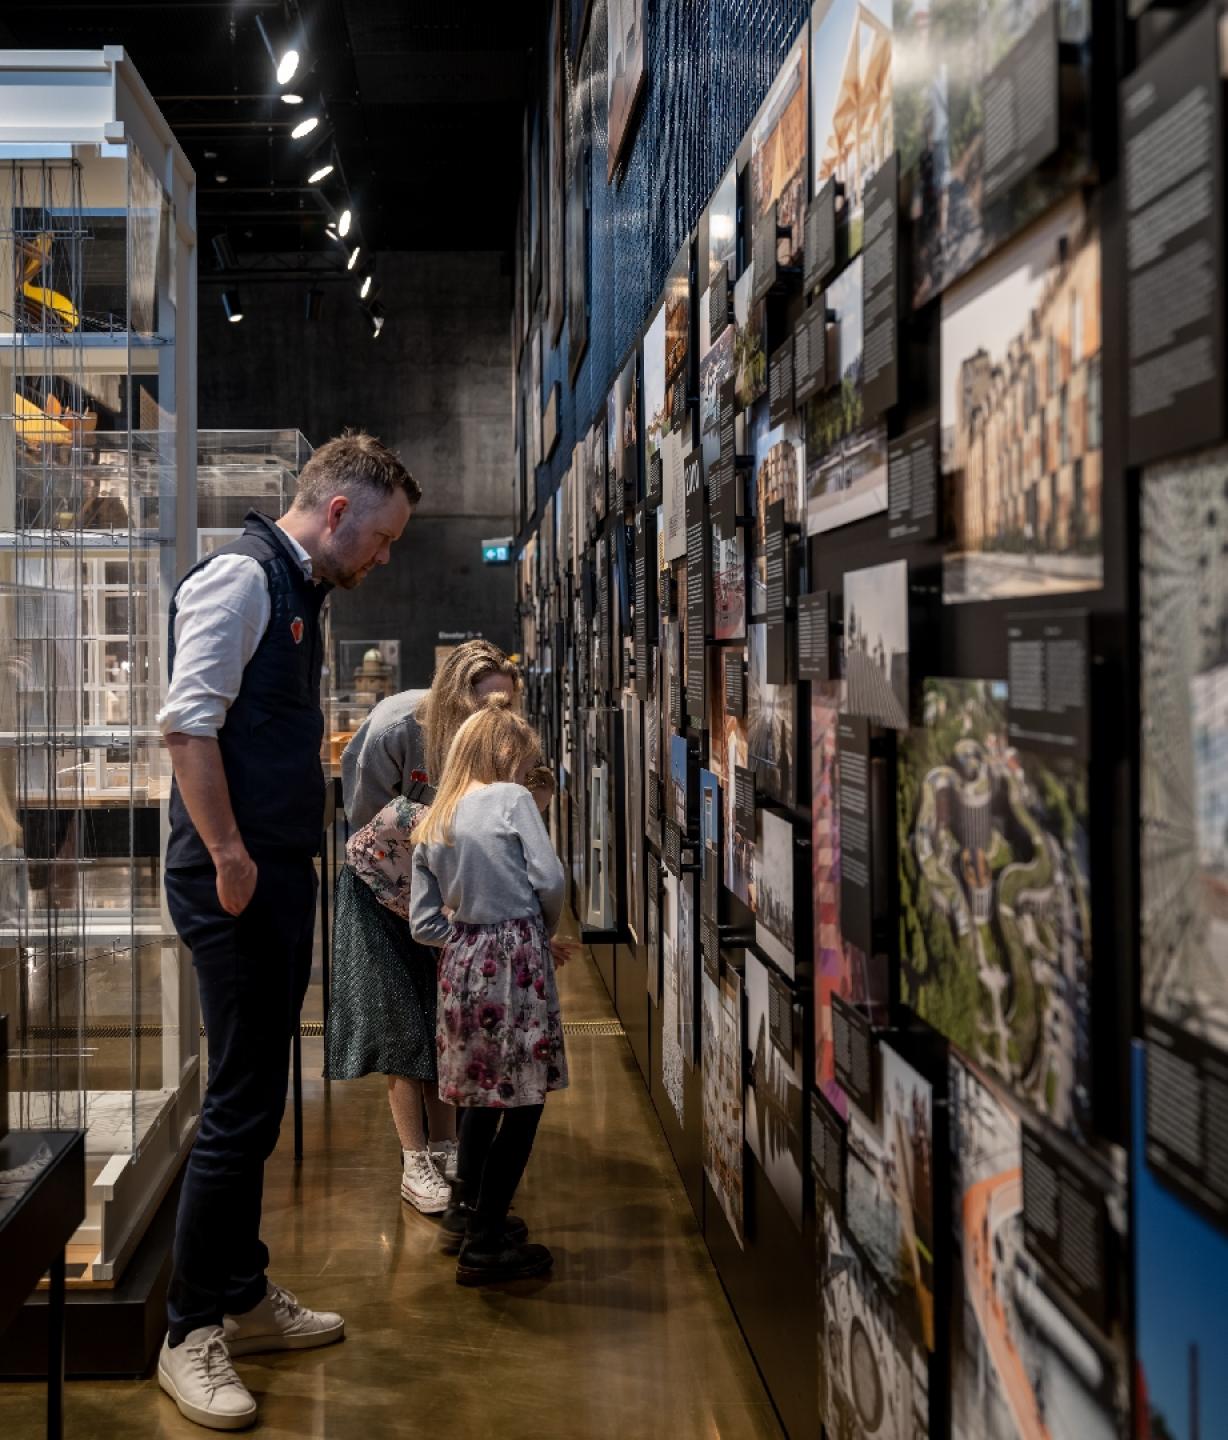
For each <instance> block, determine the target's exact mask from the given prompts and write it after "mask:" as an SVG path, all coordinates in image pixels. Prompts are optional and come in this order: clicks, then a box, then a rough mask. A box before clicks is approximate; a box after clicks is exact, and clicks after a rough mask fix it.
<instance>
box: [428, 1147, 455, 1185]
mask: <svg viewBox="0 0 1228 1440" xmlns="http://www.w3.org/2000/svg"><path fill="white" fill-rule="evenodd" d="M431 1159H432V1160H433V1161H434V1162H435V1169H436V1170H438V1171H439V1173H440V1174H441V1175H442V1176H443V1178H444V1179H445V1180H455V1179H456V1141H455V1140H432V1141H431Z"/></svg>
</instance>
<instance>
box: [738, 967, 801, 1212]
mask: <svg viewBox="0 0 1228 1440" xmlns="http://www.w3.org/2000/svg"><path fill="white" fill-rule="evenodd" d="M771 1008H772V1006H771V982H770V980H769V979H768V969H767V966H766V965H764V963H763V961H762V960H760V959H759V957H758V956H757V955H756V954H755V953H754V951H752V950H748V951H747V952H746V1033H747V1040H748V1043H749V1045H750V1070H749V1072H748V1074H747V1077H746V1099H745V1114H746V1141H747V1144H748V1145H749V1146H750V1148H751V1150H752V1151H753V1152H754V1154H755V1158H756V1159H757V1160H758V1161H759V1163H760V1165H762V1166H763V1169H764V1172H765V1173H766V1175H767V1177H768V1180H769V1181H770V1182H771V1185H772V1189H773V1190H775V1192H776V1194H777V1196H778V1197H779V1198H780V1201H781V1203H782V1204H783V1205H784V1207H785V1209H786V1210H787V1211H788V1213H789V1217H790V1218H791V1219H792V1221H793V1223H794V1225H796V1226H797V1228H798V1229H799V1230H800V1229H801V1228H802V1166H803V1155H802V1047H801V1031H800V1026H799V1027H794V1053H793V1055H792V1056H785V1055H783V1054H781V1051H780V1049H779V1047H778V1046H777V1045H776V1044H775V1042H774V1041H773V1040H772V1036H771V1028H770V1023H769V1015H770V1014H771Z"/></svg>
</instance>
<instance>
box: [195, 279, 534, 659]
mask: <svg viewBox="0 0 1228 1440" xmlns="http://www.w3.org/2000/svg"><path fill="white" fill-rule="evenodd" d="M284 258H285V260H286V263H287V264H291V265H292V264H293V263H294V262H295V260H296V257H294V256H287V257H284ZM506 270H507V263H506V259H505V257H503V256H502V255H500V254H499V253H498V252H495V251H462V252H458V253H441V252H425V251H424V252H421V253H413V254H410V253H400V252H390V253H387V254H382V255H381V256H380V257H379V271H378V276H379V284H380V294H381V297H382V301H383V303H384V305H385V307H386V309H387V310H388V311H389V312H390V313H395V314H396V316H397V323H396V324H395V325H389V326H386V327H385V329H384V331H383V333H382V334H381V335H380V336H379V338H378V339H372V337H371V327H370V323H369V321H368V320H367V318H366V316H365V314H364V312H363V311H362V310H361V309H359V308H358V307H357V306H356V305H354V304H353V303H352V295H351V292H350V290H349V288H348V286H346V285H344V284H341V285H338V286H331V285H321V287H320V288H321V290H322V292H323V296H322V303H323V310H322V313H321V316H320V318H319V319H318V320H316V321H311V320H309V319H308V318H307V312H306V308H305V305H304V302H303V296H304V292H305V290H306V288H307V284H306V282H301V281H300V282H298V283H295V284H286V283H280V282H278V281H276V280H273V279H271V280H270V281H268V282H266V283H261V282H260V281H258V280H256V279H253V278H250V277H249V278H245V279H244V281H243V297H244V305H245V310H246V314H245V318H244V322H243V324H242V325H230V324H228V323H227V320H226V316H225V314H224V312H223V310H222V307H221V306H220V305H219V304H217V303H216V289H215V288H210V286H209V284H208V282H205V283H204V284H203V285H202V292H203V295H204V298H203V299H202V303H201V306H200V326H201V354H202V355H208V356H210V357H211V358H212V360H213V361H214V362H215V363H212V364H209V365H204V366H202V367H201V377H200V424H201V428H202V429H208V428H210V427H215V426H217V427H220V426H222V425H223V422H224V423H225V427H226V428H230V429H243V428H261V427H263V426H267V425H268V424H269V423H270V421H271V419H273V418H276V419H277V422H278V423H279V424H285V425H290V426H294V427H296V428H298V429H300V430H302V432H303V433H304V434H305V435H306V436H307V437H308V439H309V440H310V441H311V442H312V443H313V444H317V445H318V444H321V443H322V442H323V441H324V440H327V439H328V438H329V437H330V436H331V435H336V434H339V433H340V432H341V430H342V429H344V428H345V427H346V426H357V427H360V428H362V429H365V430H368V431H370V432H371V433H372V434H374V435H378V436H379V437H380V438H381V439H382V440H384V441H385V442H386V443H387V444H389V445H391V446H392V447H393V449H395V450H397V451H398V452H399V453H400V454H401V455H402V457H403V458H404V459H405V461H406V463H407V464H408V465H409V467H410V469H411V470H412V471H413V473H414V475H415V477H416V478H417V480H418V481H419V483H420V484H421V486H422V490H423V497H422V504H421V506H420V507H419V510H418V512H417V514H416V516H415V518H414V519H413V521H412V522H411V529H410V532H409V533H408V534H407V536H406V538H405V540H404V542H403V543H402V545H401V546H400V547H399V548H398V551H397V552H394V558H393V561H392V563H391V564H390V565H389V566H388V567H386V568H385V569H384V570H381V571H378V572H377V573H375V574H373V575H372V576H371V577H370V578H369V579H368V581H367V582H366V584H364V585H363V586H362V587H361V589H359V590H356V591H353V592H352V593H350V594H348V595H345V596H343V597H340V598H339V600H338V601H337V602H336V603H334V605H333V633H334V635H336V636H337V637H338V638H339V639H342V640H344V639H347V638H350V637H353V638H355V639H371V638H373V637H378V638H382V639H390V640H399V641H400V644H401V655H402V657H403V674H402V683H404V684H405V685H408V686H421V685H427V684H429V683H430V678H431V671H432V665H433V657H434V653H435V651H434V647H435V645H436V644H437V643H438V637H439V635H440V633H441V632H444V633H447V634H451V635H456V634H458V633H461V634H467V633H468V632H470V631H473V632H477V633H481V634H482V635H485V636H486V637H488V638H489V639H491V640H493V641H495V643H496V644H498V645H502V646H505V647H506V648H508V649H511V648H513V645H514V633H513V625H512V622H511V611H512V605H513V581H512V575H511V572H510V571H509V570H507V569H488V568H484V567H483V565H482V548H481V542H482V541H483V540H484V539H486V538H488V537H492V536H499V535H504V536H506V535H509V534H510V533H511V530H512V523H513V522H512V517H511V510H510V505H509V496H508V490H507V482H506V474H507V457H508V455H509V454H510V453H511V448H512V413H511V406H510V404H509V402H508V378H507V325H508V315H509V313H510V308H511V280H510V278H509V276H508V275H507V274H506ZM228 357H233V359H232V360H231V359H229V358H228ZM253 377H259V380H258V381H256V380H254V379H253Z"/></svg>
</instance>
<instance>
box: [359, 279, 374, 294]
mask: <svg viewBox="0 0 1228 1440" xmlns="http://www.w3.org/2000/svg"><path fill="white" fill-rule="evenodd" d="M374 279H375V277H374V276H373V275H367V276H366V277H365V278H364V280H363V282H362V288H361V289H360V290H359V292H358V298H359V299H360V300H365V299H366V298H367V296H368V295H370V293H371V283H372V281H373V280H374Z"/></svg>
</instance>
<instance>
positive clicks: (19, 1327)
mask: <svg viewBox="0 0 1228 1440" xmlns="http://www.w3.org/2000/svg"><path fill="white" fill-rule="evenodd" d="M181 1180H182V1176H181V1175H180V1176H176V1178H175V1182H174V1184H173V1185H171V1187H170V1189H169V1190H168V1191H167V1193H166V1195H165V1196H164V1197H163V1200H162V1203H161V1205H160V1206H159V1207H158V1210H157V1212H156V1214H155V1215H154V1218H153V1220H152V1221H151V1222H150V1225H149V1228H148V1230H146V1232H145V1236H144V1238H143V1239H142V1241H141V1243H140V1245H138V1246H137V1248H136V1250H135V1251H134V1253H133V1255H132V1259H131V1260H130V1261H129V1262H128V1265H127V1267H126V1268H125V1270H124V1273H123V1277H122V1279H121V1280H120V1281H119V1282H118V1284H116V1285H115V1286H114V1287H113V1288H111V1289H109V1290H81V1291H77V1292H75V1293H74V1292H72V1291H70V1292H69V1295H68V1302H67V1306H66V1311H67V1314H66V1318H65V1329H66V1341H65V1350H66V1355H65V1368H66V1371H67V1374H68V1376H69V1377H70V1378H72V1379H84V1378H87V1377H108V1378H135V1377H137V1376H139V1375H143V1374H144V1373H145V1372H146V1371H147V1370H148V1369H149V1366H150V1364H151V1363H152V1361H153V1358H154V1355H155V1354H156V1353H157V1349H158V1346H159V1345H160V1344H161V1343H162V1337H163V1335H164V1334H165V1333H166V1292H167V1288H168V1286H169V1285H170V1278H171V1245H172V1242H173V1241H174V1238H175V1214H176V1211H177V1210H178V1208H179V1186H180V1184H181ZM46 1374H47V1294H46V1292H45V1291H40V1292H38V1293H36V1294H34V1295H32V1296H31V1297H30V1299H29V1300H27V1301H26V1303H25V1305H24V1306H23V1307H22V1310H21V1313H20V1314H19V1315H18V1316H17V1318H16V1319H15V1320H14V1321H13V1323H12V1325H11V1326H10V1327H9V1330H8V1332H7V1334H5V1335H4V1336H3V1337H0V1378H3V1379H5V1380H38V1379H44V1378H45V1377H46Z"/></svg>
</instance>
